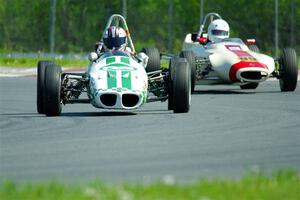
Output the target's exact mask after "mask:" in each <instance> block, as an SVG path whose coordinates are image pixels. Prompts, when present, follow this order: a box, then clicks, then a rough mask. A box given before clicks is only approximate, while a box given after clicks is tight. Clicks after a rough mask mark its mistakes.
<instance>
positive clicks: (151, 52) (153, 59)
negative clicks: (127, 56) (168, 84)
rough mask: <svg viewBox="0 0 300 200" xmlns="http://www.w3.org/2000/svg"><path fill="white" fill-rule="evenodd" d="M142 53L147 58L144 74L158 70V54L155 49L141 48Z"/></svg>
mask: <svg viewBox="0 0 300 200" xmlns="http://www.w3.org/2000/svg"><path fill="white" fill-rule="evenodd" d="M142 52H144V53H145V54H146V55H147V56H148V57H149V60H148V64H147V66H146V72H153V71H157V70H160V53H159V50H158V49H157V48H143V49H142Z"/></svg>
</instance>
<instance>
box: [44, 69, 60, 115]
mask: <svg viewBox="0 0 300 200" xmlns="http://www.w3.org/2000/svg"><path fill="white" fill-rule="evenodd" d="M61 74H62V71H61V67H60V66H58V65H56V64H54V63H52V64H49V65H48V66H47V68H46V70H45V91H44V99H45V114H46V115H47V116H58V115H60V113H61V97H60V92H61Z"/></svg>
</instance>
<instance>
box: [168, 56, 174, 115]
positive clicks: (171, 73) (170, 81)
mask: <svg viewBox="0 0 300 200" xmlns="http://www.w3.org/2000/svg"><path fill="white" fill-rule="evenodd" d="M174 63H175V59H174V58H173V59H171V60H170V63H169V69H168V72H169V76H168V110H173V109H174V100H173V90H174V86H173V79H174Z"/></svg>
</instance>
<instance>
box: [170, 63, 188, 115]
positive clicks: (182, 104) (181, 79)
mask: <svg viewBox="0 0 300 200" xmlns="http://www.w3.org/2000/svg"><path fill="white" fill-rule="evenodd" d="M174 62H175V63H174V79H173V80H172V82H173V106H174V107H173V108H174V113H186V112H188V111H189V109H190V100H191V69H190V64H189V62H187V60H186V59H184V58H177V59H175V60H174Z"/></svg>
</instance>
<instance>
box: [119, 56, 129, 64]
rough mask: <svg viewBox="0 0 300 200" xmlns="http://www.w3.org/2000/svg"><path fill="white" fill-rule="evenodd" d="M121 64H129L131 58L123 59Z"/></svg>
mask: <svg viewBox="0 0 300 200" xmlns="http://www.w3.org/2000/svg"><path fill="white" fill-rule="evenodd" d="M121 62H122V63H126V64H129V58H128V57H121Z"/></svg>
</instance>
